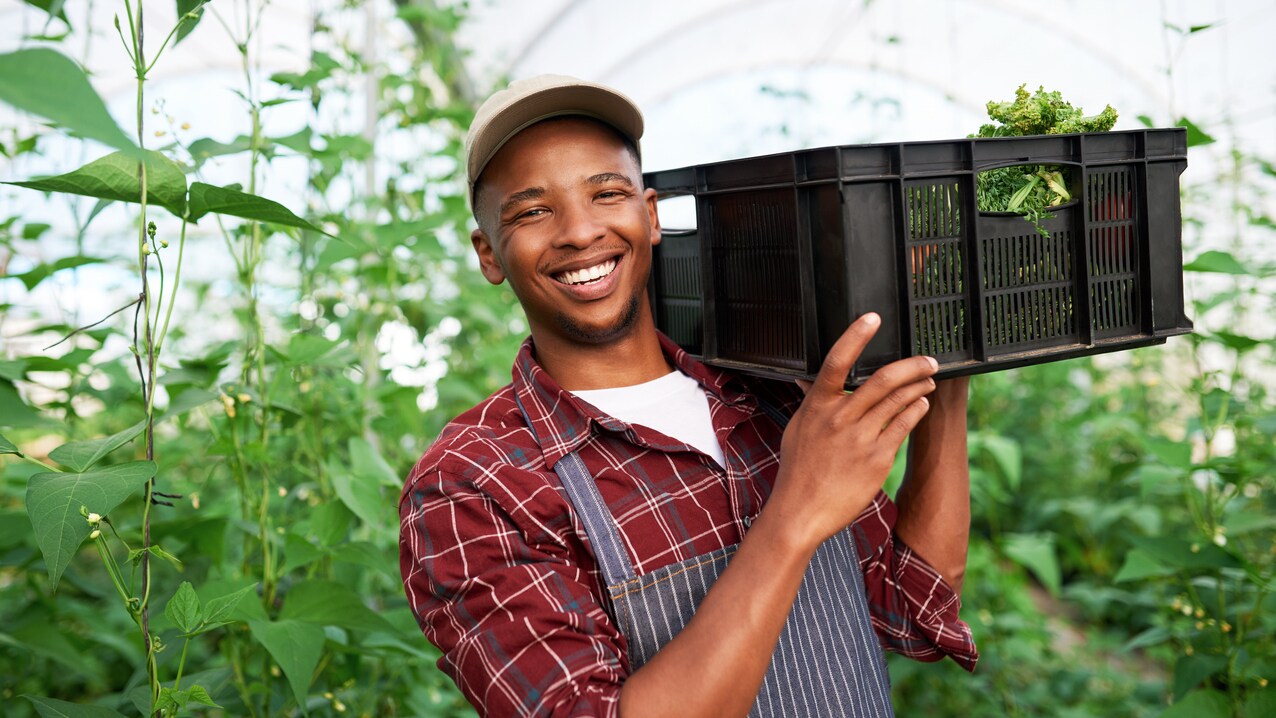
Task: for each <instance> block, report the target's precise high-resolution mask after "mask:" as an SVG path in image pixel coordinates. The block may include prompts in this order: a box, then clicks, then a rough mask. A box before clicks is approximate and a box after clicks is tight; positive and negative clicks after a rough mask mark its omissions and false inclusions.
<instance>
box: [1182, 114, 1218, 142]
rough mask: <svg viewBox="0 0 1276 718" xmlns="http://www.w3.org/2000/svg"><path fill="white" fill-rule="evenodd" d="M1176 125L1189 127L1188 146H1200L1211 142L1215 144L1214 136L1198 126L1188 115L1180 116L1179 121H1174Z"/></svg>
mask: <svg viewBox="0 0 1276 718" xmlns="http://www.w3.org/2000/svg"><path fill="white" fill-rule="evenodd" d="M1174 126H1175V127H1183V128H1186V129H1187V146H1188V147H1199V146H1200V145H1209V144H1213V143H1214V141H1215V140H1214V138H1213V137H1211V136H1209V134H1207V133H1206V132H1205V130H1202V129H1201V128H1200V127H1197V126H1196V123H1194V122H1192V121H1191V120H1189V119H1187V118H1186V117H1180V118H1179V121H1178V122H1176V123H1174Z"/></svg>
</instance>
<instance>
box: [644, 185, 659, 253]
mask: <svg viewBox="0 0 1276 718" xmlns="http://www.w3.org/2000/svg"><path fill="white" fill-rule="evenodd" d="M642 198H643V201H644V202H646V203H647V220H648V222H649V223H650V224H651V244H652V246H653V247H654V246H655V245H657V244H660V212H659V211H658V210H657V207H656V205H657V204H658V200H659V197H657V195H656V190H654V189H652V188H650V187H648V188H647V189H646V191H644V192H643V197H642Z"/></svg>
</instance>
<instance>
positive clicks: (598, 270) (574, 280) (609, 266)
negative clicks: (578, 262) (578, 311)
mask: <svg viewBox="0 0 1276 718" xmlns="http://www.w3.org/2000/svg"><path fill="white" fill-rule="evenodd" d="M617 264H618V261H617V260H616V259H615V258H612V259H608V260H606V261H603V262H600V263H598V264H595V265H594V266H592V267H585V268H584V269H572V270H568V271H566V272H559V273H558V274H555V275H554V279H555V281H558V282H560V283H562V284H568V285H572V286H578V285H582V284H593V283H594V282H597V281H599V280H602V279H604V278H606V277H607V275H609V274H611V273H612V272H614V271H616V265H617Z"/></svg>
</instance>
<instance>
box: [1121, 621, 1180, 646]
mask: <svg viewBox="0 0 1276 718" xmlns="http://www.w3.org/2000/svg"><path fill="white" fill-rule="evenodd" d="M1170 637H1171V636H1170V632H1169V631H1168V630H1166V629H1165V627H1164V626H1153V627H1152V628H1149V629H1147V630H1145V631H1143V632H1142V633H1140V634H1139V635H1137V636H1135V637H1134V638H1131V639H1130V640H1129V641H1127V642H1126V644H1125V645H1124V646H1121V650H1122V651H1123V652H1124V651H1133V650H1134V649H1136V648H1146V647H1147V646H1159V645H1161V644H1162V643H1165V642H1166V641H1168V640H1170Z"/></svg>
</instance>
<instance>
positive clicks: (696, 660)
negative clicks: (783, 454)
mask: <svg viewBox="0 0 1276 718" xmlns="http://www.w3.org/2000/svg"><path fill="white" fill-rule="evenodd" d="M786 513H787V512H786V510H785V507H784V506H783V505H779V504H776V503H774V502H773V503H771V504H768V505H767V507H766V509H765V510H764V511H763V512H762V513H761V514H760V515H759V516H758V518H757V519H756V520H755V521H754V522H753V527H752V528H751V529H750V530H749V533H748V535H747V536H746V537H745V540H744V541H743V542H742V543H741V544H740V548H739V550H738V551H737V552H736V554H735V556H734V557H732V559H731V563H730V564H729V565H728V566H727V568H726V570H725V571H723V573H722V575H721V576H719V577H718V580H717V581H716V582H715V583H714V584H713V588H711V589H710V590H709V592H708V593H707V594H706V595H705V598H704V600H703V601H702V602H701V604H700V607H699V608H698V609H697V610H696V613H695V616H694V617H693V618H692V620H691V621H690V622H689V623H688V624H687V626H686V628H684V629H683V630H682V632H681V633H679V634H678V635H677V636H675V637H674V639H673V640H672V641H670V642H669V643H667V644H666V645H665V646H664V647H663V648H662V649H661V650H660V651H659V652H658V653H657V654H656V656H655V657H654V658H653V659H652V660H651V661H649V662H648V663H647V664H646V665H644V666H643V667H642V668H641V669H639V670H638V671H637V672H635V673H634V674H633V675H632V676H630V677H629V679H628V680H626V681H625V684H624V686H623V687H622V689H621V693H620V712H621V715H622V716H623V717H624V718H635V717H641V716H670V715H677V716H687V717H689V718H691V717H695V716H743V715H745V714H747V713H748V711H749V708H750V707H751V706H752V705H753V701H754V698H755V697H756V696H757V693H758V690H759V688H760V687H761V685H762V680H763V678H764V677H765V676H766V671H767V667H768V666H769V665H770V662H771V654H772V653H773V651H774V649H775V645H776V642H777V641H778V640H779V637H780V632H781V631H782V629H783V628H784V623H785V620H786V619H787V618H788V615H789V612H790V610H791V609H792V606H793V601H794V599H795V598H796V597H797V592H798V587H799V586H800V585H801V582H802V577H803V575H804V574H805V572H806V567H807V565H808V564H809V563H810V560H811V556H812V555H813V554H814V551H815V546H816V544H815V543H813V542H811V541H809V540H807V538H806V537H801V536H797V535H795V532H794V531H793V530H791V526H792V524H791V523H790V521H791V519H792V517H790V516H786Z"/></svg>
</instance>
